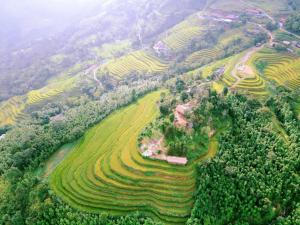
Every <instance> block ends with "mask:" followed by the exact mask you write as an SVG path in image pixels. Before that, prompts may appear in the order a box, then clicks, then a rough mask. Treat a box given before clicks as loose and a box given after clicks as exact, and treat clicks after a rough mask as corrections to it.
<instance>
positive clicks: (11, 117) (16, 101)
mask: <svg viewBox="0 0 300 225" xmlns="http://www.w3.org/2000/svg"><path fill="white" fill-rule="evenodd" d="M24 108H25V103H24V99H23V97H19V96H16V97H13V98H10V99H9V100H7V101H5V102H2V103H1V104H0V126H2V125H6V124H14V123H15V122H16V121H17V120H18V117H20V116H22V115H23V114H22V111H23V110H24Z"/></svg>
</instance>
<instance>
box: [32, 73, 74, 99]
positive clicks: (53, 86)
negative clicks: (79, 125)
mask: <svg viewBox="0 0 300 225" xmlns="http://www.w3.org/2000/svg"><path fill="white" fill-rule="evenodd" d="M75 85H76V82H75V78H74V77H72V78H68V79H65V80H60V81H56V82H51V83H50V84H49V85H47V86H45V87H44V88H41V89H38V90H33V91H30V92H28V94H27V104H36V103H39V102H41V101H43V100H45V99H48V98H51V97H55V96H57V95H59V94H61V93H63V92H64V91H67V90H70V89H71V88H73V87H75Z"/></svg>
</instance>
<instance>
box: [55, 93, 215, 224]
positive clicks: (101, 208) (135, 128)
mask: <svg viewBox="0 0 300 225" xmlns="http://www.w3.org/2000/svg"><path fill="white" fill-rule="evenodd" d="M160 93H161V92H154V93H151V94H149V95H147V96H146V97H144V98H142V99H141V100H139V101H138V102H136V103H135V104H132V105H130V106H128V107H126V108H123V109H121V110H119V111H118V112H116V113H114V114H112V115H111V116H109V117H108V118H107V119H105V120H104V121H102V122H101V123H100V124H98V125H97V126H95V127H94V128H92V129H91V130H89V131H88V132H87V133H86V135H85V136H84V138H83V139H82V140H81V141H80V142H79V143H78V144H77V145H76V147H75V148H74V149H73V151H72V152H71V154H70V155H69V156H68V157H67V158H66V159H65V160H64V161H63V162H62V163H61V164H60V165H59V166H58V167H57V168H56V170H55V171H54V172H53V174H52V176H51V181H50V183H51V187H52V188H53V189H54V191H55V192H56V193H57V194H58V195H59V196H60V197H61V198H62V199H64V200H65V201H66V202H68V203H69V204H70V205H72V206H73V207H76V208H78V209H80V210H84V211H89V212H94V213H101V212H107V213H110V214H112V215H124V214H126V213H129V212H133V211H136V210H138V211H140V212H143V213H145V214H146V215H148V216H151V217H153V218H154V219H158V220H160V221H162V222H164V223H166V224H184V223H185V221H186V219H187V218H188V216H189V214H190V210H191V208H192V205H193V194H194V191H195V170H194V169H193V168H194V166H193V165H192V164H191V165H189V166H185V167H182V166H176V165H170V164H167V163H166V162H162V161H155V160H150V159H146V158H143V157H142V156H141V154H140V153H139V152H138V147H137V137H138V134H139V133H140V132H141V130H142V129H143V128H144V127H145V125H146V124H148V123H149V122H151V121H152V120H153V119H154V118H155V117H156V116H157V115H158V109H157V106H156V102H157V101H158V100H159V96H160ZM210 148H212V151H211V152H213V153H215V148H213V147H212V146H210ZM207 155H208V156H211V155H210V154H207Z"/></svg>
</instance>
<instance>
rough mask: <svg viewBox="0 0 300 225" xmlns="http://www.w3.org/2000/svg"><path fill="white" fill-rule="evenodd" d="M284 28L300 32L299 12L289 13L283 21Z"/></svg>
mask: <svg viewBox="0 0 300 225" xmlns="http://www.w3.org/2000/svg"><path fill="white" fill-rule="evenodd" d="M285 27H286V29H288V30H290V31H292V32H295V33H299V32H300V15H299V14H293V15H290V16H289V17H288V18H287V20H286V23H285Z"/></svg>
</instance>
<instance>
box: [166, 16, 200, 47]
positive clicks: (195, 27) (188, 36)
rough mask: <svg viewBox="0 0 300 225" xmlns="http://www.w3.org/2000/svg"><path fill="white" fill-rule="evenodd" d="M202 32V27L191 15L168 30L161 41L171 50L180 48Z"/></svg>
mask: <svg viewBox="0 0 300 225" xmlns="http://www.w3.org/2000/svg"><path fill="white" fill-rule="evenodd" d="M202 33H203V27H202V26H201V25H200V21H199V19H198V18H197V17H196V16H192V17H190V18H188V19H186V20H184V21H183V22H181V23H179V24H177V25H176V26H174V27H173V28H171V29H170V30H168V32H167V33H166V36H165V37H164V38H163V39H162V41H163V42H164V43H165V44H166V45H167V46H168V47H169V48H170V49H172V50H175V51H176V50H180V49H182V48H184V47H186V46H187V44H189V43H190V41H191V40H193V39H194V38H195V37H197V36H200V35H201V34H202Z"/></svg>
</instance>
